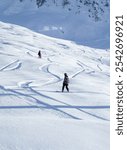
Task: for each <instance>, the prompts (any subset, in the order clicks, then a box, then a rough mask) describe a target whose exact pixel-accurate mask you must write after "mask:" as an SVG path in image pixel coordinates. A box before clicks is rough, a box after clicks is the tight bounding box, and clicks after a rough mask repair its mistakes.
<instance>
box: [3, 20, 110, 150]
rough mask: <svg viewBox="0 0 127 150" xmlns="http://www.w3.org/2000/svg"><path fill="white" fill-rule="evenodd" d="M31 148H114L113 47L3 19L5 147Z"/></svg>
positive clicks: (29, 149) (98, 149) (30, 149)
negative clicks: (111, 101)
mask: <svg viewBox="0 0 127 150" xmlns="http://www.w3.org/2000/svg"><path fill="white" fill-rule="evenodd" d="M39 50H40V51H41V53H42V58H41V59H39V58H38V56H37V53H38V51H39ZM65 72H66V73H67V74H68V75H69V79H70V84H69V88H70V92H69V93H67V92H66V91H65V92H63V93H62V92H61V87H62V82H63V74H64V73H65ZM26 149H27V150H93V149H94V150H109V50H101V49H99V50H98V49H93V48H89V47H86V46H82V45H77V44H75V43H74V42H72V41H67V40H60V39H56V38H51V37H48V36H45V35H41V34H38V33H35V32H33V31H31V30H29V29H26V28H24V27H20V26H17V25H13V24H6V23H3V22H0V150H26Z"/></svg>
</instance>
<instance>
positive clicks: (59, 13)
mask: <svg viewBox="0 0 127 150" xmlns="http://www.w3.org/2000/svg"><path fill="white" fill-rule="evenodd" d="M109 4H110V3H109V0H4V1H1V2H0V20H1V21H4V22H9V23H15V24H18V25H22V26H25V27H28V28H30V29H32V30H34V31H37V32H40V33H43V34H45V35H49V36H52V37H56V38H62V39H68V40H72V41H75V42H77V43H80V44H83V45H88V46H91V47H95V48H109V41H110V39H109V38H110V35H109V34H110V33H109V31H110V26H109V24H110V20H109V18H110V17H109V13H110V10H109V9H110V8H109V7H110V5H109Z"/></svg>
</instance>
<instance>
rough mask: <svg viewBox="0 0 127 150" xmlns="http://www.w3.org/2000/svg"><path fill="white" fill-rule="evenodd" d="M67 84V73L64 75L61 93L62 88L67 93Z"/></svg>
mask: <svg viewBox="0 0 127 150" xmlns="http://www.w3.org/2000/svg"><path fill="white" fill-rule="evenodd" d="M68 84H69V78H68V75H67V73H64V81H63V87H62V92H63V91H64V87H66V89H67V91H68V92H69V88H68Z"/></svg>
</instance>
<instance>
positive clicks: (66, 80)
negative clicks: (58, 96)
mask: <svg viewBox="0 0 127 150" xmlns="http://www.w3.org/2000/svg"><path fill="white" fill-rule="evenodd" d="M63 84H69V78H68V76H65V77H64V81H63Z"/></svg>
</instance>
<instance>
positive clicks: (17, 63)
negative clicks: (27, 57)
mask: <svg viewBox="0 0 127 150" xmlns="http://www.w3.org/2000/svg"><path fill="white" fill-rule="evenodd" d="M21 66H22V63H21V62H20V61H19V60H16V61H13V62H11V63H9V64H7V65H6V66H4V67H2V68H0V71H12V70H16V69H19V68H20V67H21Z"/></svg>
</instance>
